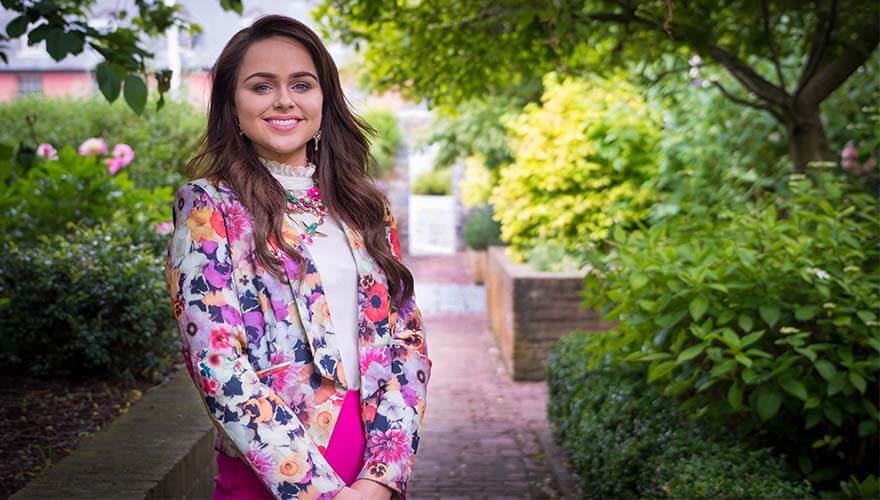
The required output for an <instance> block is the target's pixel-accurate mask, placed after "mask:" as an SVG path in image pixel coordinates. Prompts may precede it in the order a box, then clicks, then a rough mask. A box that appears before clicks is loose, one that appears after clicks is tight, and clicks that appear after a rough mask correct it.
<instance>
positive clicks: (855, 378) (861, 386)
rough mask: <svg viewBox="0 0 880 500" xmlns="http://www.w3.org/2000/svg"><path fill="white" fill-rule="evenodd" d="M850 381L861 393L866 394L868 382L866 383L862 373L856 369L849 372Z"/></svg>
mask: <svg viewBox="0 0 880 500" xmlns="http://www.w3.org/2000/svg"><path fill="white" fill-rule="evenodd" d="M849 381H850V382H852V385H853V387H855V388H856V390H858V391H859V392H860V393H862V394H864V393H865V389H866V388H867V384H866V383H865V379H864V378H862V376H861V375H859V374H858V373H856V372H854V371H850V372H849Z"/></svg>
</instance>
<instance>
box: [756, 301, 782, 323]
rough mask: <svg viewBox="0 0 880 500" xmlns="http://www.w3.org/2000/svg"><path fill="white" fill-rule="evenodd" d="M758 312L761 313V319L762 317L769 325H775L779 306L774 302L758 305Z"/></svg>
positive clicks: (777, 319)
mask: <svg viewBox="0 0 880 500" xmlns="http://www.w3.org/2000/svg"><path fill="white" fill-rule="evenodd" d="M758 313H760V314H761V319H763V320H764V322H765V323H767V324H768V325H770V326H771V327H772V326H773V325H775V324H776V322H777V321H779V306H777V305H775V304H768V305H763V306H760V307H758Z"/></svg>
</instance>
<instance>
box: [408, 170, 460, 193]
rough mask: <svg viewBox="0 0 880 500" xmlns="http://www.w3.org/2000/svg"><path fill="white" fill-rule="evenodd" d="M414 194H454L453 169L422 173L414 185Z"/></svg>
mask: <svg viewBox="0 0 880 500" xmlns="http://www.w3.org/2000/svg"><path fill="white" fill-rule="evenodd" d="M412 193H413V194H423V195H441V196H448V195H451V194H452V169H451V168H442V169H439V170H428V171H427V172H422V173H421V174H420V175H419V176H418V177H416V180H415V181H413V183H412Z"/></svg>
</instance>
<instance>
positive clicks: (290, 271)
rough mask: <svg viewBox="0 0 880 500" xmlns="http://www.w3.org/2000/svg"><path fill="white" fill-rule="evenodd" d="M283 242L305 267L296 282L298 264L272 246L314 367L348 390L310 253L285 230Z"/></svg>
mask: <svg viewBox="0 0 880 500" xmlns="http://www.w3.org/2000/svg"><path fill="white" fill-rule="evenodd" d="M285 229H287V228H285ZM284 239H285V241H286V242H287V243H288V244H290V245H291V246H292V247H293V248H294V249H295V250H296V251H297V252H298V253H299V254H300V255H301V256H302V257H303V258H304V262H303V264H301V265H303V266H305V268H306V269H305V274H304V275H303V279H302V281H300V282H299V283H297V281H296V278H297V274H298V271H299V265H300V264H297V262H296V261H294V259H293V258H291V257H290V256H289V255H287V254H286V253H285V252H281V251H280V250H279V249H278V248H277V247H276V250H277V253H278V254H279V257H280V258H281V260H282V262H283V263H284V271H285V274H286V275H287V280H288V283H289V285H290V288H291V291H292V292H293V297H294V300H295V301H296V307H297V310H298V311H299V316H300V319H301V320H302V324H303V328H304V329H305V333H306V337H307V338H308V341H309V346H310V347H311V349H312V355H313V356H314V362H315V368H316V369H317V370H318V372H319V373H320V374H321V376H322V377H325V378H328V379H330V380H333V381H335V382H336V383H337V384H340V385H342V386H343V387H348V381H347V380H346V379H345V370H344V368H343V364H342V356H341V354H340V352H339V345H338V343H337V337H336V333H335V329H334V328H333V322H332V320H331V318H330V314H329V313H327V311H328V310H329V309H328V308H327V297H326V295H325V293H324V287H323V285H322V284H321V277H320V275H319V274H318V270H317V268H316V267H315V263H314V261H313V260H312V256H311V253H309V251H308V248H306V245H303V244H302V242H301V241H300V239H299V237H298V236H297V235H296V233H294V232H292V231H291V232H288V231H286V230H285V231H284ZM270 244H271V242H270ZM273 246H274V245H273Z"/></svg>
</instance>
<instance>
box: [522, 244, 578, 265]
mask: <svg viewBox="0 0 880 500" xmlns="http://www.w3.org/2000/svg"><path fill="white" fill-rule="evenodd" d="M526 255H527V257H526V262H527V263H528V264H529V266H530V267H531V268H532V269H534V270H536V271H550V272H569V271H579V270H581V269H583V268H584V260H585V259H584V256H583V255H579V254H573V253H572V252H570V251H568V250H566V249H565V248H563V247H561V246H560V245H557V244H555V243H540V244H538V245H536V246H534V247H532V248H530V249H529V250H528V252H526Z"/></svg>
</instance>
